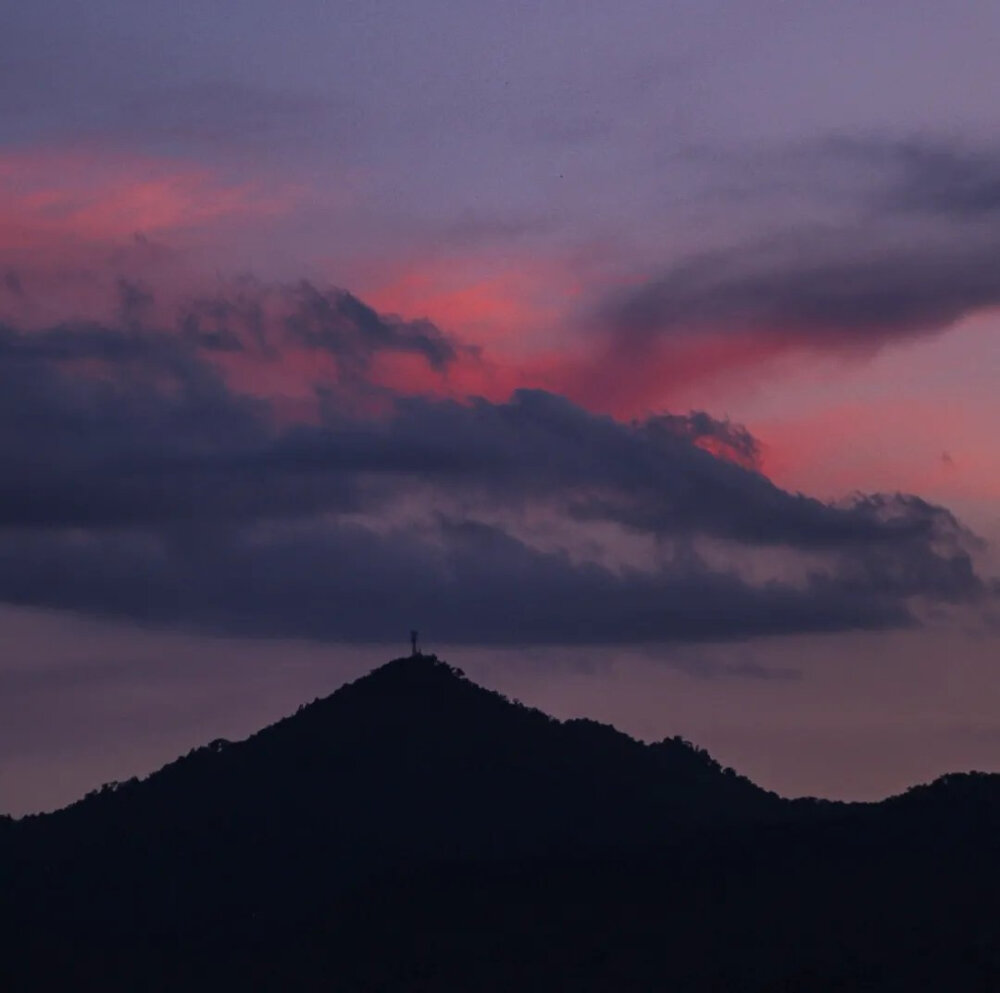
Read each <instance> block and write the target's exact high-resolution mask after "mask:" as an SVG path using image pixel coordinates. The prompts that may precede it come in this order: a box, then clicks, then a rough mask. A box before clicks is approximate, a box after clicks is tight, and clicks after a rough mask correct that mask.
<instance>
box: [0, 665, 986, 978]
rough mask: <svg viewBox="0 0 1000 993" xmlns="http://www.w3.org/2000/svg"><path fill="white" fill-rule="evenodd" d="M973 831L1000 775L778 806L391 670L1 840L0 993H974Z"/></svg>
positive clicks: (977, 871)
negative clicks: (871, 800)
mask: <svg viewBox="0 0 1000 993" xmlns="http://www.w3.org/2000/svg"><path fill="white" fill-rule="evenodd" d="M998 829H1000V785H998V777H989V776H981V775H971V776H968V775H967V776H951V777H946V778H945V779H943V780H940V781H938V782H937V783H935V784H932V785H931V786H928V787H921V788H919V789H915V790H912V791H910V792H909V793H907V794H905V795H904V796H902V797H897V798H893V799H892V800H889V801H885V802H883V803H881V804H857V805H848V804H833V803H821V802H809V801H795V802H792V801H786V800H782V799H780V798H778V797H776V796H774V795H773V794H769V793H767V792H765V791H763V790H761V789H759V788H758V787H756V786H754V785H753V784H752V783H750V782H749V781H748V780H746V779H744V778H742V777H740V776H737V775H736V774H735V773H733V772H731V771H729V770H723V769H722V768H721V767H719V765H718V764H717V763H715V762H714V761H712V760H711V759H710V758H709V757H708V756H707V755H706V754H705V753H704V752H701V751H699V750H698V749H696V748H694V747H693V746H691V745H688V744H687V743H685V742H682V741H680V740H677V739H674V740H666V741H664V742H660V743H658V744H655V745H646V744H642V743H640V742H637V741H634V740H632V739H631V738H629V737H627V736H626V735H623V734H621V733H619V732H617V731H615V730H614V729H613V728H610V727H607V726H603V725H599V724H596V723H594V722H592V721H584V720H577V721H567V722H560V721H556V720H554V719H552V718H550V717H547V716H546V715H544V714H542V713H540V712H539V711H536V710H531V709H529V708H526V707H523V706H521V705H519V704H516V703H512V702H510V701H508V700H506V699H505V698H504V697H502V696H500V695H499V694H496V693H492V692H490V691H487V690H484V689H482V688H481V687H478V686H476V685H475V684H473V683H471V682H470V681H468V680H466V679H465V678H463V677H462V676H461V674H460V673H459V672H458V671H457V670H454V669H452V668H451V667H449V666H447V665H446V664H444V663H443V662H441V661H439V660H438V659H436V658H435V657H433V656H415V657H410V658H404V659H397V660H395V661H393V662H390V663H388V664H387V665H385V666H383V667H381V668H379V669H377V670H375V671H374V672H372V673H371V674H369V675H368V676H366V677H364V678H362V679H360V680H357V681H356V682H354V683H351V684H349V685H347V686H345V687H343V688H341V689H340V690H338V691H337V692H336V693H334V694H333V695H331V696H329V697H327V698H324V699H321V700H317V701H315V702H314V703H312V704H310V705H308V706H306V707H303V708H300V710H299V712H298V713H296V714H295V715H293V716H291V717H289V718H286V719H285V720H282V721H279V722H278V723H276V724H274V725H272V726H271V727H269V728H265V729H264V730H262V731H260V732H259V733H257V734H255V735H253V736H252V737H250V738H249V739H247V740H246V741H244V742H240V743H237V744H230V743H226V742H221V741H220V742H213V743H212V744H211V745H209V746H206V747H205V748H201V749H197V750H196V751H194V752H192V753H190V754H189V755H187V756H185V757H184V758H182V759H179V760H177V761H176V762H174V763H172V764H170V765H168V766H166V767H165V768H163V769H161V770H160V771H159V772H157V773H154V774H153V775H152V776H150V777H148V778H147V779H145V780H143V781H142V782H131V783H127V784H124V785H121V786H117V787H114V788H107V789H105V790H103V791H101V792H98V793H96V794H92V795H90V796H88V797H87V798H85V799H84V800H82V801H80V802H79V803H76V804H74V805H72V806H71V807H69V808H66V809H65V810H63V811H59V812H56V813H55V814H50V815H44V816H39V817H32V818H25V819H23V820H21V821H16V822H8V821H5V822H3V823H2V830H0V872H2V879H0V883H2V886H0V911H2V912H3V913H4V915H5V916H6V917H7V919H8V920H10V921H11V922H12V925H11V927H9V928H8V929H7V930H6V932H5V934H6V935H7V937H8V939H10V942H11V944H10V947H11V949H17V953H16V954H11V955H7V956H0V981H3V982H5V985H4V988H6V989H18V988H23V989H32V990H37V989H46V988H52V989H62V988H69V987H71V986H72V988H82V987H85V986H86V984H87V983H88V982H89V983H92V984H93V985H95V986H99V987H100V988H102V989H104V990H134V989H138V988H142V989H144V990H154V989H164V990H166V989H177V988H186V989H193V990H200V989H206V990H207V989H220V988H223V989H239V990H242V989H261V990H268V989H302V990H314V989H317V990H318V989H337V990H358V991H361V990H373V989H381V990H417V989H426V990H428V991H440V993H445V991H449V990H466V989H482V990H487V989H498V990H500V989H515V988H516V989H525V990H531V989H561V988H573V989H579V990H604V989H607V990H615V991H618V990H630V989H636V990H648V989H659V988H676V989H683V990H691V991H701V990H709V989H712V990H715V989H720V990H726V991H748V993H764V991H766V990H778V989H783V990H793V989H795V990H798V989H810V990H817V991H819V990H827V989H830V990H832V989H844V990H855V989H871V990H878V991H893V990H897V989H898V990H901V991H902V990H907V991H910V990H914V989H918V990H919V989H922V988H928V989H932V988H933V989H940V988H944V987H942V986H941V985H940V984H941V983H942V982H945V980H946V979H947V982H948V983H950V985H951V988H956V989H963V990H973V989H979V988H982V989H984V990H985V989H989V990H993V991H995V990H996V989H1000V982H994V981H995V980H1000V956H998V953H997V943H996V942H995V940H994V935H995V934H996V933H1000V914H998V912H997V898H996V893H997V891H998V889H1000V886H998V884H1000V857H998V846H997V842H996V839H997V837H998V835H997V831H998ZM4 969H6V970H7V974H6V975H4ZM41 976H45V977H47V978H46V979H45V980H44V981H42V980H40V978H39V977H41ZM81 977H82V978H81ZM931 978H933V979H934V982H936V983H937V984H938V985H936V986H934V985H930V986H921V985H920V983H921V982H924V981H925V980H926V981H927V982H930V981H931ZM46 984H48V985H46ZM977 984H978V985H977Z"/></svg>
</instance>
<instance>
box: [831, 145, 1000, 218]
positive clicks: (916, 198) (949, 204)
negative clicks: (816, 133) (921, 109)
mask: <svg viewBox="0 0 1000 993" xmlns="http://www.w3.org/2000/svg"><path fill="white" fill-rule="evenodd" d="M826 147H827V149H828V150H829V152H830V153H832V154H833V155H834V156H835V157H840V158H843V159H847V160H853V161H855V162H859V163H862V164H867V165H870V166H874V167H875V168H876V169H878V170H879V171H880V173H881V174H882V175H883V177H884V178H883V181H882V186H881V189H880V190H879V191H878V192H877V193H876V194H875V196H874V197H873V198H872V202H873V204H874V205H875V206H876V207H882V208H887V209H890V210H894V211H899V212H904V213H905V212H912V213H916V214H926V215H931V216H934V215H936V216H937V217H938V218H939V219H940V220H943V221H949V220H950V221H953V222H955V223H966V222H970V221H976V220H978V219H987V220H988V219H989V218H990V217H991V216H993V215H994V214H995V212H996V211H997V210H998V209H1000V149H998V148H996V147H983V146H977V145H974V144H971V143H961V142H957V141H946V140H943V139H932V138H926V137H923V138H903V139H896V140H887V139H878V138H837V139H835V140H832V141H830V142H828V143H827V146H826Z"/></svg>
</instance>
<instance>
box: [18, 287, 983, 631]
mask: <svg viewBox="0 0 1000 993" xmlns="http://www.w3.org/2000/svg"><path fill="white" fill-rule="evenodd" d="M19 291H20V289H19ZM289 352H294V353H296V354H300V355H304V356H306V357H307V358H309V357H311V358H309V361H311V362H313V363H315V364H318V365H319V366H320V368H322V369H323V370H324V372H323V375H322V376H318V377H316V378H315V379H314V380H313V388H314V397H313V399H314V403H313V405H312V407H311V409H310V412H309V416H308V417H302V418H289V417H288V416H287V413H283V412H282V407H281V404H280V403H279V402H278V400H280V398H275V397H272V396H269V395H267V391H266V390H262V389H261V388H260V385H259V384H260V381H266V379H267V372H268V370H269V369H270V368H271V367H273V366H276V365H280V363H282V362H284V361H287V357H288V354H289ZM459 352H460V346H458V345H457V344H456V343H454V342H453V341H452V340H451V339H449V338H448V336H447V335H445V334H443V333H442V332H441V331H439V330H438V329H437V328H436V327H434V326H433V325H431V324H429V323H428V322H425V321H418V322H412V321H411V322H407V321H402V320H400V319H398V318H393V317H387V316H385V315H380V314H378V313H377V312H376V311H374V310H373V309H371V308H370V307H368V306H366V305H365V304H364V303H362V302H361V301H360V300H358V299H357V298H355V297H354V296H352V295H350V294H348V293H345V292H343V291H321V290H319V289H317V288H316V287H314V286H312V285H309V284H300V285H297V286H292V287H282V286H265V285H262V284H259V283H255V282H248V283H244V284H243V285H242V286H241V287H240V288H239V289H238V290H234V291H232V292H230V293H229V294H227V295H217V296H216V297H211V298H209V297H201V298H198V299H197V300H194V301H187V302H186V303H185V304H184V305H183V306H182V307H180V308H178V309H177V310H176V311H175V312H174V314H173V317H172V318H171V319H170V320H169V321H168V320H165V319H164V318H163V316H162V314H161V313H158V311H157V303H156V298H155V295H154V294H153V293H150V292H149V291H148V290H147V289H145V288H143V287H137V286H134V285H131V284H125V285H123V286H122V287H121V292H120V306H119V308H118V317H117V318H116V320H114V321H106V322H103V323H101V322H95V323H89V324H81V325H70V324H62V325H58V326H52V327H46V328H41V329H33V330H27V329H24V328H18V327H15V326H7V327H4V328H2V329H0V424H2V425H3V429H2V430H0V457H2V458H3V461H4V464H5V466H6V472H5V479H4V482H3V485H2V487H0V599H2V600H5V601H7V602H10V603H17V604H31V605H42V606H51V607H60V608H69V609H73V610H79V611H84V612H88V613H93V614H101V615H110V616H118V617H125V618H130V619H134V620H138V621H143V622H153V623H166V624H179V625H187V626H194V627H199V628H204V629H208V630H216V631H225V632H235V633H252V634H260V635H274V636H291V637H295V636H301V637H311V638H320V639H328V640H348V641H378V640H382V639H386V638H391V637H392V636H393V634H394V633H395V632H396V631H397V630H400V629H405V628H407V627H408V626H410V625H414V624H415V625H417V626H420V627H422V628H425V629H428V630H431V631H433V633H434V636H435V638H437V639H440V640H441V641H456V642H457V641H467V642H483V643H487V642H489V643H564V644H581V643H599V642H630V641H634V642H646V641H669V640H723V639H731V638H742V637H751V636H755V635H764V634H775V633H785V632H796V631H832V630H845V629H852V628H883V627H891V626H900V625H906V624H910V623H913V622H914V620H915V614H914V605H915V604H917V603H920V602H923V603H936V604H941V603H964V602H969V601H971V600H975V599H977V598H978V597H980V596H982V595H983V591H984V584H983V581H982V580H981V579H980V578H979V577H978V576H977V574H976V571H975V568H974V564H973V557H972V551H973V547H974V541H973V539H972V538H971V537H970V536H969V535H968V534H967V533H966V532H965V531H964V530H963V528H962V527H961V525H960V524H959V523H958V522H957V521H956V520H955V519H954V517H953V516H952V515H951V514H949V513H948V512H947V511H946V510H944V509H942V508H940V507H936V506H932V505H930V504H928V503H926V502H924V501H921V500H919V499H918V498H916V497H912V496H903V495H893V496H884V495H868V496H858V497H856V498H855V499H853V500H852V501H850V502H848V503H845V504H844V505H836V506H835V505H830V504H826V503H823V502H821V501H818V500H815V499H812V498H809V497H806V496H803V495H801V494H795V493H789V492H787V491H784V490H782V489H780V488H779V487H777V486H775V485H774V484H773V483H771V482H770V481H769V480H768V479H767V478H766V477H765V476H764V475H762V474H761V473H760V472H759V471H758V470H757V469H756V468H755V465H756V463H755V459H756V442H755V440H754V439H753V438H752V437H751V436H750V435H749V434H748V433H747V432H746V431H745V430H743V429H741V428H739V427H738V426H735V425H732V424H730V423H728V422H724V421H718V420H715V419H713V418H711V417H709V416H708V415H706V414H703V413H695V414H690V415H671V414H664V415H657V416H650V417H647V418H645V419H643V420H639V421H634V422H631V423H623V422H621V421H617V420H614V419H612V418H611V417H608V416H604V415H599V414H595V413H592V412H589V411H587V410H584V409H583V408H581V407H579V406H577V405H575V404H574V403H572V402H570V401H569V400H567V399H565V398H564V397H561V396H558V395H555V394H552V393H548V392H543V391H537V390H534V391H533V390H522V391H518V392H516V393H515V394H514V395H513V396H511V397H510V399H509V400H507V401H505V402H492V401H489V400H486V399H482V398H470V399H467V400H455V399H444V398H441V397H434V396H430V395H419V394H417V393H414V392H413V391H412V390H409V389H407V384H406V383H405V382H402V383H399V382H397V383H395V384H394V386H393V387H389V386H387V385H386V384H385V383H384V382H376V380H375V379H374V378H373V377H372V375H371V373H372V369H373V364H374V363H375V362H376V360H377V359H378V358H379V357H381V356H383V355H387V354H389V355H392V354H396V355H404V356H411V357H413V358H415V359H416V360H417V361H419V362H420V363H422V364H423V366H424V367H425V369H426V370H428V372H430V373H441V372H447V369H448V367H449V366H450V364H452V363H454V362H455V361H456V356H457V355H458V354H459ZM234 356H235V357H240V358H242V359H243V361H244V364H243V365H241V366H238V367H235V368H236V370H237V371H236V372H235V373H234V366H233V365H232V360H233V357H234ZM325 360H329V361H330V362H331V363H332V364H329V365H323V364H322V362H323V361H325ZM763 558H766V559H767V561H768V563H769V566H768V570H766V572H765V573H762V572H761V569H760V567H759V560H762V559H763ZM748 563H752V567H750V566H748Z"/></svg>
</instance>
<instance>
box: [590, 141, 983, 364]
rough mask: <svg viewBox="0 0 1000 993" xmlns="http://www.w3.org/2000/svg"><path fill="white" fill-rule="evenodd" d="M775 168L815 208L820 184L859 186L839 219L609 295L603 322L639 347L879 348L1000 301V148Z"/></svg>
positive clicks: (874, 144)
mask: <svg viewBox="0 0 1000 993" xmlns="http://www.w3.org/2000/svg"><path fill="white" fill-rule="evenodd" d="M773 158H774V166H775V171H776V172H777V173H778V174H779V175H780V176H781V177H782V178H781V180H780V182H781V184H787V183H788V182H789V175H792V176H795V177H797V178H796V179H795V181H794V182H793V184H792V185H793V187H795V188H798V189H801V190H804V191H808V192H810V194H811V195H812V196H813V197H814V198H816V199H819V200H822V199H823V197H824V196H829V195H830V191H829V190H825V189H824V188H823V186H822V183H823V179H824V177H825V178H826V179H830V177H831V176H833V177H840V179H841V181H842V179H843V177H844V176H853V177H854V178H855V182H856V183H858V185H857V186H856V187H855V188H854V190H853V193H852V197H853V203H845V204H844V207H845V209H844V210H843V211H842V220H841V221H840V222H839V223H838V224H836V225H833V224H829V223H828V224H825V225H821V224H815V225H813V226H811V227H809V226H804V227H797V226H794V225H791V226H786V227H784V228H779V229H778V230H777V231H776V233H772V234H770V235H768V236H767V237H766V238H762V239H760V240H759V241H756V242H750V243H747V244H743V245H738V246H735V247H729V248H723V249H719V250H716V251H709V252H704V253H701V254H698V255H692V256H690V257H688V258H686V259H682V260H680V261H679V262H677V263H675V264H672V265H671V266H669V267H667V268H666V269H665V270H664V271H663V272H662V273H660V274H659V275H657V276H655V277H654V278H652V279H649V280H647V281H646V282H644V283H641V284H640V285H638V286H636V287H633V288H630V289H628V290H626V291H624V292H618V293H614V294H612V295H611V296H610V297H609V298H608V299H607V300H606V301H605V302H604V303H603V304H602V305H601V306H600V307H599V308H598V313H597V318H598V323H599V325H600V326H601V327H603V328H605V329H608V330H610V332H611V333H612V334H613V335H617V336H620V337H621V338H623V339H624V340H627V341H628V342H629V343H630V344H632V345H635V344H636V343H639V344H641V343H642V342H648V341H650V340H656V339H660V338H663V337H667V338H669V337H675V336H684V335H693V334H704V333H709V334H744V335H767V336H771V337H772V338H778V339H782V340H784V341H785V342H786V343H787V344H788V345H790V346H796V345H797V346H801V347H808V348H820V349H824V348H829V349H836V348H839V347H843V346H848V347H859V346H861V347H871V348H877V347H879V346H880V345H882V344H884V343H886V342H888V341H891V340H894V339H903V338H907V337H911V336H914V335H918V334H924V333H928V332H934V331H940V330H943V329H945V328H947V327H949V326H951V325H953V324H955V323H956V322H958V321H959V320H961V319H962V318H964V317H968V316H970V315H972V314H975V313H978V312H981V311H984V310H989V309H992V308H995V307H997V306H998V305H1000V264H998V261H997V260H998V259H1000V235H998V233H997V231H996V227H995V224H994V223H993V221H994V220H995V214H996V211H997V209H1000V152H998V151H997V150H994V149H982V148H978V149H977V148H975V147H968V146H962V145H958V144H949V143H947V142H944V141H937V142H935V141H929V140H918V139H913V140H898V141H897V140H882V139H867V138H844V137H838V138H835V139H830V140H828V141H825V142H823V143H821V144H820V145H819V146H818V147H817V146H810V147H809V149H808V150H807V151H805V152H804V151H803V150H802V149H801V148H796V149H795V150H793V151H792V152H790V153H788V154H786V155H784V156H782V155H777V156H774V157H773ZM769 161H770V160H769ZM859 177H860V179H859ZM753 192H754V196H759V195H760V193H761V191H760V190H759V189H755V190H754V191H753ZM837 195H838V197H841V198H843V197H844V196H845V193H844V191H843V189H838V191H837Z"/></svg>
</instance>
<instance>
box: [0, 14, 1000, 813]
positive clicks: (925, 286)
mask: <svg viewBox="0 0 1000 993" xmlns="http://www.w3.org/2000/svg"><path fill="white" fill-rule="evenodd" d="M998 32H1000V8H997V6H996V5H995V4H992V3H987V2H985V0H983V2H980V0H969V2H964V3H959V4H955V3H948V4H946V3H943V2H914V0H908V2H906V3H903V2H896V0H885V2H882V3H879V4H871V3H861V2H855V0H843V2H841V3H838V4H826V3H824V4H820V3H811V2H806V3H802V2H799V3H790V2H787V0H781V2H779V0H745V2H742V3H740V4H732V3H719V2H713V0H698V2H693V0H692V2H663V0H658V2H656V3H653V2H645V0H622V2H619V3H617V4H608V3H601V4H598V3H591V2H585V0H574V2H572V3H569V2H563V0H548V2H534V3H527V2H511V0H499V2H495V0H494V2H489V3H486V2H485V0H467V2H466V3H463V4H454V3H443V2H441V0H421V2H419V3H413V2H412V0H410V2H406V3H404V2H401V0H365V2H363V3H362V2H340V0H333V2H331V0H324V2H322V3H320V2H318V0H315V2H314V0H296V2H293V3H287V4H278V3H275V2H272V0H267V2H265V0H243V2H241V3H239V4H237V3H233V2H221V0H220V2H216V0H198V2H191V0H179V2H176V3H173V4H170V5H145V4H130V3H124V2H121V0H93V2H91V3H88V4H78V3H71V2H68V0H39V2H38V3H35V4H33V5H30V6H29V5H21V6H20V7H19V8H17V9H12V10H10V11H7V12H5V15H4V29H3V31H2V32H0V458H2V464H3V466H4V473H3V479H2V482H0V637H2V638H3V642H4V648H3V652H2V653H0V811H6V812H9V813H13V814H21V813H25V812H29V811H35V810H45V809H53V808H55V807H58V806H60V805H63V804H65V803H67V802H70V801H71V800H73V799H75V798H77V797H78V796H80V795H82V794H83V793H84V792H86V791H87V790H89V789H91V788H93V787H94V786H97V785H99V784H100V783H102V782H105V781H109V780H113V779H124V778H128V777H129V776H132V775H137V774H138V775H142V774H145V773H147V772H150V771H152V770H153V769H155V768H156V767H157V766H159V765H161V764H163V763H164V762H166V761H168V760H170V759H172V758H173V757H175V756H176V755H177V754H178V753H180V752H184V751H187V750H188V749H190V748H192V747H194V746H196V745H198V744H202V743H204V742H205V741H208V740H211V739H214V738H217V737H220V736H225V737H231V738H237V737H242V736H245V735H246V734H248V733H251V732H252V731H253V730H255V729H256V728H257V727H259V726H260V725H262V724H264V723H266V722H269V721H272V720H274V719H277V718H278V717H280V716H283V715H284V714H285V713H288V712H290V711H292V710H294V709H295V707H296V706H297V705H298V704H299V703H302V702H304V701H305V700H308V699H312V698H313V697H315V696H318V695H323V694H326V693H329V692H331V691H332V690H333V689H335V688H336V687H337V686H338V685H340V684H341V683H343V682H344V681H345V680H347V679H350V678H354V677H356V676H358V675H360V674H362V673H363V672H364V671H366V670H367V669H369V668H371V667H372V666H374V665H376V664H378V663H380V662H382V661H385V660H386V659H388V658H389V657H392V656H393V655H396V654H400V653H401V652H405V651H406V650H407V649H408V635H409V631H410V629H411V628H418V629H419V630H420V631H421V637H422V641H423V644H424V646H425V647H426V648H427V649H428V650H433V651H436V652H437V653H438V654H439V655H441V656H442V657H444V658H447V659H448V661H450V662H452V663H453V664H457V665H459V666H461V667H462V668H463V669H464V670H465V671H466V672H467V673H468V674H469V675H470V676H471V677H473V678H475V679H477V680H479V681H480V682H482V683H483V684H484V685H488V686H491V687H494V688H497V689H500V690H502V691H503V692H505V693H508V694H510V695H512V696H515V697H517V698H519V699H521V700H523V701H524V702H526V703H528V704H531V705H535V706H539V707H542V708H543V709H545V710H547V711H549V712H551V713H553V714H555V715H556V716H560V717H569V716H577V715H584V716H589V717H593V718H596V719H599V720H604V721H608V722H611V723H614V724H615V725H616V726H617V727H620V728H621V729H622V730H624V731H627V732H629V733H631V734H634V735H636V736H639V737H642V738H644V739H646V740H655V739H658V738H662V737H666V736H672V735H674V734H682V735H684V736H685V737H688V738H690V739H691V740H693V741H695V742H697V743H698V744H699V745H701V746H704V747H707V748H708V749H709V750H710V751H711V752H712V753H713V754H714V755H715V756H716V757H717V758H718V759H719V760H720V761H722V762H723V763H724V764H726V765H732V766H734V767H736V768H737V769H739V770H740V771H741V772H744V773H745V774H747V775H749V776H750V777H751V778H753V779H755V780H756V781H757V782H759V783H761V785H763V786H765V787H767V788H769V789H774V790H777V791H779V792H781V793H784V794H786V795H801V794H813V795H821V796H831V797H839V798H849V799H874V798H879V797H882V796H885V795H888V794H890V793H894V792H899V791H901V790H902V789H905V788H906V787H907V786H909V785H912V784H914V783H917V782H921V781H926V780H928V779H931V778H933V777H934V776H936V775H940V774H942V773H944V772H947V771H957V770H965V769H980V770H986V771H1000V680H998V679H997V678H996V672H995V667H996V664H997V660H998V657H1000V609H998V597H1000V578H998V577H1000V554H998V551H997V549H998V543H1000V447H998V446H997V445H996V442H995V425H996V423H997V422H998V419H1000V399H998V396H1000V394H998V393H997V391H996V387H995V383H996V381H997V379H998V376H1000V316H998V313H997V309H998V306H1000V266H998V263H997V259H998V258H1000V143H998V142H997V140H996V136H997V135H998V134H1000V108H998V106H997V104H996V101H995V100H992V99H991V98H990V96H991V94H992V93H994V92H995V91H996V90H997V88H998V87H1000V64H998V63H997V61H996V59H995V46H994V39H995V38H996V37H997V35H998Z"/></svg>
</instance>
